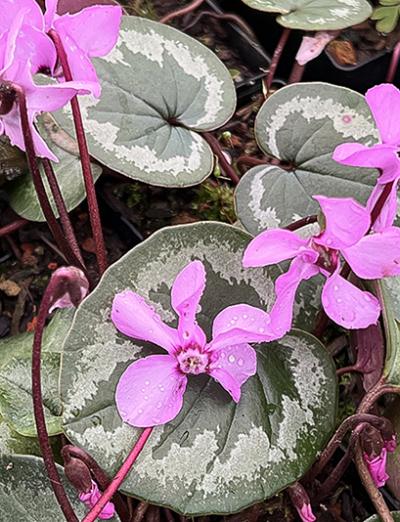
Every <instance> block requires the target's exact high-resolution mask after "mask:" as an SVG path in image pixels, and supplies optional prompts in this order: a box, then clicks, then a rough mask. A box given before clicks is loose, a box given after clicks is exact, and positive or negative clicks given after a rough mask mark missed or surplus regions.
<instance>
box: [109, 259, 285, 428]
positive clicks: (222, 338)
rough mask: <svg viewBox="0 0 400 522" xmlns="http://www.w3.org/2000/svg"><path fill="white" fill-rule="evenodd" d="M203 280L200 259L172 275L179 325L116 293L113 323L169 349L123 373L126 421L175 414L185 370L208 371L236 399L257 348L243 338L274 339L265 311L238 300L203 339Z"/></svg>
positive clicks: (142, 423) (143, 423)
mask: <svg viewBox="0 0 400 522" xmlns="http://www.w3.org/2000/svg"><path fill="white" fill-rule="evenodd" d="M205 282H206V274H205V269H204V266H203V264H202V263H201V262H200V261H193V262H191V263H189V264H188V265H187V266H186V267H185V268H184V269H183V270H182V271H181V272H180V273H179V274H178V275H177V277H176V279H175V281H174V283H173V286H172V290H171V304H172V307H173V309H174V310H175V312H176V313H177V315H178V328H171V327H170V326H168V325H166V324H164V323H163V322H162V321H161V319H160V317H159V315H158V314H157V313H155V312H154V310H153V309H152V308H151V307H150V306H149V305H148V304H147V303H146V302H145V300H144V299H143V298H142V297H141V296H140V295H138V294H136V293H135V292H132V291H130V290H125V291H124V292H122V293H120V294H117V295H116V296H115V298H114V302H113V306H112V313H111V318H112V320H113V322H114V325H115V326H116V328H117V329H118V330H119V331H120V332H122V333H123V334H125V335H128V336H129V337H133V338H134V339H140V340H142V341H150V342H151V343H154V344H156V345H158V346H161V347H162V348H164V349H165V350H166V351H167V352H168V355H150V356H149V357H145V358H144V359H140V360H138V361H136V362H134V363H133V364H131V365H130V366H129V367H128V368H127V369H126V370H125V372H124V373H123V374H122V377H121V379H120V381H119V382H118V385H117V390H116V403H117V408H118V411H119V414H120V415H121V417H122V419H123V420H124V421H125V422H127V423H128V424H131V425H132V426H137V427H149V426H154V425H159V424H164V423H166V422H168V421H170V420H172V419H173V418H174V417H176V415H178V413H179V411H180V410H181V408H182V404H183V394H184V392H185V389H186V385H187V377H188V375H199V374H200V373H206V374H208V375H210V376H211V377H213V378H214V379H215V380H216V381H218V382H219V383H220V384H221V385H222V386H223V387H224V388H225V389H226V390H227V391H228V392H229V393H230V394H231V396H232V398H233V400H234V401H235V402H238V401H239V399H240V389H241V386H242V384H243V383H245V382H246V381H247V379H248V378H249V377H250V376H252V375H254V374H255V372H256V352H255V351H254V349H253V348H252V347H251V346H250V345H249V344H247V343H249V342H265V341H270V340H273V339H276V338H278V335H276V334H275V332H274V331H273V330H272V327H271V320H270V317H269V315H268V314H267V313H266V312H264V311H262V310H260V309H259V308H255V307H253V306H250V305H247V304H237V305H234V306H229V307H228V308H225V309H224V310H222V311H221V312H220V313H219V314H218V315H217V316H216V318H215V319H214V324H213V331H212V333H213V339H212V341H211V342H209V343H207V340H206V335H205V333H204V332H203V330H202V329H201V328H200V326H199V325H198V324H197V322H196V313H197V309H198V306H199V302H200V298H201V296H202V294H203V291H204V288H205Z"/></svg>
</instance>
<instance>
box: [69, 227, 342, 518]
mask: <svg viewBox="0 0 400 522" xmlns="http://www.w3.org/2000/svg"><path fill="white" fill-rule="evenodd" d="M249 239H250V236H249V235H248V234H247V233H245V232H243V231H241V230H239V229H237V228H235V227H232V226H230V225H224V224H220V223H213V222H206V223H197V224H193V225H183V226H179V227H170V228H166V229H163V230H161V231H159V232H157V233H155V234H153V235H152V236H151V237H150V238H149V239H148V240H146V241H145V242H144V243H141V244H140V245H138V246H137V247H135V248H134V249H133V250H131V251H130V252H129V253H127V254H126V255H125V256H124V257H123V258H122V259H121V260H119V261H118V262H117V263H115V264H114V265H113V266H112V267H110V268H109V269H108V271H107V272H106V273H105V275H104V277H103V279H102V280H101V282H100V284H99V285H98V287H97V288H96V289H95V290H94V292H93V293H92V294H91V295H90V296H89V297H88V298H87V299H86V300H85V301H84V302H83V303H82V305H81V306H80V308H79V309H78V311H77V313H76V316H75V320H74V323H73V326H72V329H71V331H70V333H69V335H68V337H67V339H66V342H65V344H64V354H63V364H62V372H61V393H62V399H63V406H64V427H65V432H66V435H67V436H68V437H69V438H70V439H71V440H72V441H73V442H75V443H76V444H78V445H80V446H82V447H83V448H85V449H86V450H87V451H89V452H90V453H91V454H92V455H93V456H94V457H95V458H96V459H97V460H98V462H99V464H100V465H101V466H102V467H104V468H105V469H106V470H107V471H108V472H109V473H111V474H112V473H114V472H115V471H116V470H117V469H118V466H120V465H121V463H122V461H123V460H124V458H125V457H126V456H127V454H128V453H129V451H130V449H131V448H132V446H133V444H134V443H135V440H137V438H138V436H139V434H140V432H141V430H137V429H135V428H133V427H131V426H129V425H127V424H124V423H122V421H121V419H120V417H119V415H118V412H117V410H116V408H115V402H114V392H115V387H116V384H117V382H118V380H119V377H120V376H121V374H122V372H123V371H124V370H125V368H126V367H127V366H128V365H129V364H130V363H131V362H133V361H134V360H136V359H138V358H139V357H143V356H145V355H149V354H151V353H160V352H159V348H157V347H155V346H154V345H151V344H149V343H141V342H137V341H134V340H131V339H129V338H127V337H124V336H123V335H121V334H119V333H118V332H117V331H116V329H115V327H114V326H113V324H112V322H111V321H110V308H111V303H112V300H113V297H114V295H115V293H116V292H119V291H122V290H124V289H126V288H131V289H133V290H135V291H137V292H139V293H140V294H141V295H142V296H143V297H144V298H145V299H146V300H147V301H148V302H149V303H150V304H151V305H152V306H154V308H155V310H156V311H157V312H158V313H159V314H160V315H161V317H162V319H163V320H164V321H166V322H167V323H169V324H171V325H176V316H175V314H174V313H173V310H172V308H171V304H170V288H171V284H172V282H173V280H174V279H175V277H176V275H177V274H178V272H179V271H180V270H181V269H182V268H183V267H184V266H185V265H186V264H187V263H188V262H189V261H190V260H193V259H199V260H201V261H202V262H203V263H204V265H205V268H206V272H207V286H206V290H205V293H204V295H203V297H202V299H201V302H200V309H199V313H198V315H197V318H198V321H199V324H200V325H201V326H202V327H203V328H204V329H205V331H206V332H207V335H208V338H210V329H211V324H212V320H213V318H214V317H215V315H216V314H217V313H218V312H219V311H220V310H222V309H223V308H225V307H226V306H229V305H232V304H237V303H241V302H246V303H248V304H251V305H254V306H261V307H263V308H265V309H267V310H268V309H269V308H270V306H271V303H272V301H273V299H274V294H273V279H274V278H275V277H276V275H278V274H279V270H278V269H275V267H273V268H272V269H271V270H266V269H258V268H257V269H250V270H248V269H247V270H245V269H243V267H242V265H241V259H242V254H243V249H244V247H245V245H246V244H247V243H248V241H249ZM257 352H258V371H257V374H256V376H254V377H252V378H251V379H249V380H248V381H247V383H246V384H245V385H244V386H243V388H242V399H241V401H240V403H239V404H238V405H235V403H234V402H233V401H232V400H231V398H230V396H229V395H228V394H227V393H226V392H225V391H224V390H223V389H222V388H221V387H220V386H219V385H218V384H217V383H216V382H215V381H213V380H212V379H209V378H208V377H207V376H204V375H203V376H199V377H197V378H193V379H189V386H188V389H187V392H186V394H185V401H184V407H183V410H182V412H181V413H180V415H179V416H178V417H177V418H176V419H174V420H173V421H172V422H170V423H169V424H167V425H165V426H162V427H157V428H156V429H154V431H153V433H152V435H151V438H150V440H149V442H148V443H147V445H146V447H145V448H144V450H143V452H142V454H141V455H140V457H139V459H138V461H137V463H136V464H135V467H134V469H133V471H132V472H131V473H130V475H129V476H128V478H127V479H126V481H125V482H124V484H123V487H122V489H123V491H124V492H126V493H127V494H129V495H133V496H136V497H139V498H143V499H146V500H149V501H150V502H153V503H156V504H161V505H165V506H171V507H172V508H173V509H174V510H177V511H179V512H182V513H188V514H192V515H194V514H203V513H210V512H211V513H230V512H234V511H238V510H240V509H242V508H244V507H246V506H248V505H250V504H253V503H255V502H259V501H261V500H263V499H265V498H267V497H270V496H272V495H274V494H275V493H276V492H278V491H279V490H281V489H282V488H284V487H285V486H286V485H287V484H290V483H291V482H293V481H295V480H296V479H298V478H300V477H301V476H302V475H303V474H304V472H305V471H306V470H307V469H308V468H309V467H310V465H311V464H312V462H313V461H314V460H315V458H316V455H317V453H318V452H319V451H320V450H321V449H322V448H323V446H324V444H325V442H326V440H327V437H329V434H330V433H331V431H332V429H333V427H334V423H335V408H336V378H335V372H334V367H333V365H332V361H331V359H330V357H329V355H328V353H327V351H326V350H325V348H324V347H323V346H322V345H321V344H320V342H319V341H318V340H317V339H316V338H314V337H313V336H311V335H310V334H307V333H306V332H303V331H301V330H293V331H292V332H291V334H290V335H288V336H286V337H285V338H284V339H283V340H281V341H279V342H275V343H269V344H262V345H259V346H258V347H257Z"/></svg>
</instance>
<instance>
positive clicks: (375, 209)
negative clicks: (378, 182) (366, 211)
mask: <svg viewBox="0 0 400 522" xmlns="http://www.w3.org/2000/svg"><path fill="white" fill-rule="evenodd" d="M393 183H394V182H393V181H392V182H390V183H386V185H385V187H384V189H383V190H382V194H381V195H380V196H379V198H378V200H377V202H376V203H375V205H374V207H373V209H372V210H371V225H373V224H374V223H375V221H376V220H377V218H378V217H379V214H380V213H381V210H382V208H383V205H384V204H385V202H386V200H387V198H388V196H389V194H390V191H391V190H392V186H393Z"/></svg>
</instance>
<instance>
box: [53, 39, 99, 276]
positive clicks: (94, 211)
mask: <svg viewBox="0 0 400 522" xmlns="http://www.w3.org/2000/svg"><path fill="white" fill-rule="evenodd" d="M49 36H50V37H51V39H52V40H53V42H54V45H55V48H56V50H57V56H58V59H59V60H60V64H61V68H62V70H63V74H64V77H65V80H66V81H72V80H73V78H72V74H71V69H70V67H69V64H68V58H67V55H66V52H65V49H64V46H63V44H62V41H61V39H60V37H59V35H58V34H57V32H56V31H54V29H51V30H50V31H49ZM71 108H72V116H73V119H74V125H75V132H76V138H77V141H78V147H79V154H80V159H81V164H82V174H83V179H84V182H85V189H86V197H87V203H88V208H89V216H90V224H91V227H92V232H93V239H94V244H95V248H96V258H97V264H98V266H99V272H100V274H102V273H103V272H104V271H105V269H106V268H107V254H106V247H105V244H104V237H103V230H102V227H101V220H100V212H99V206H98V203H97V197H96V191H95V188H94V182H93V174H92V167H91V164H90V156H89V150H88V146H87V142H86V136H85V130H84V128H83V122H82V115H81V110H80V107H79V102H78V98H77V96H74V98H72V99H71Z"/></svg>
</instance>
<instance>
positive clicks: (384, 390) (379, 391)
mask: <svg viewBox="0 0 400 522" xmlns="http://www.w3.org/2000/svg"><path fill="white" fill-rule="evenodd" d="M388 393H394V394H400V387H399V386H392V385H390V384H386V383H385V380H384V378H383V377H381V379H380V380H379V381H378V382H377V383H376V384H375V386H374V387H373V388H371V389H370V390H369V392H368V393H367V394H366V395H365V396H364V397H363V399H362V401H361V403H360V405H359V407H358V412H359V413H367V412H369V411H370V409H371V408H372V406H373V405H374V404H375V402H376V401H377V400H378V399H379V398H380V397H382V396H383V395H386V394H388Z"/></svg>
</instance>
